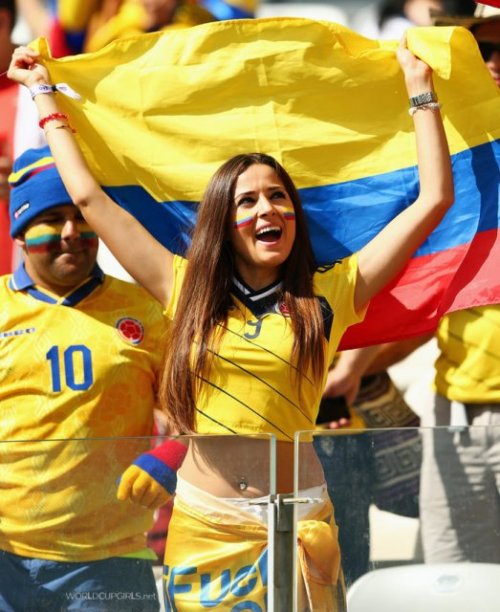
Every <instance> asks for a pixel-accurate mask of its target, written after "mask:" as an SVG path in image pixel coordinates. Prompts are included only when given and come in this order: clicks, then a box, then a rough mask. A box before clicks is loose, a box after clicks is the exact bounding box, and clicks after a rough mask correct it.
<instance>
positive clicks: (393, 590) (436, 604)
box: [347, 563, 500, 612]
mask: <svg viewBox="0 0 500 612" xmlns="http://www.w3.org/2000/svg"><path fill="white" fill-rule="evenodd" d="M347 611H348V612H499V611H500V565H496V564H490V563H449V564H435V565H431V564H429V565H423V564H422V565H403V566H398V567H391V568H386V569H380V570H374V571H372V572H368V573H367V574H364V575H363V576H361V578H358V580H356V582H354V584H353V585H352V586H351V588H350V589H349V591H348V593H347Z"/></svg>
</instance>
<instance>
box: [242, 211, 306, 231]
mask: <svg viewBox="0 0 500 612" xmlns="http://www.w3.org/2000/svg"><path fill="white" fill-rule="evenodd" d="M281 214H282V215H283V217H284V218H285V219H286V221H295V211H294V209H293V208H291V207H288V206H287V207H285V209H284V211H283V212H282V213H281ZM254 217H255V215H254V214H253V215H245V214H244V211H243V210H241V211H240V209H239V208H237V209H236V220H235V222H234V224H233V226H234V227H236V228H238V229H241V228H242V227H246V226H247V225H251V224H252V222H253V219H254Z"/></svg>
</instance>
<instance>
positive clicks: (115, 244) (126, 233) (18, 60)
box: [7, 47, 173, 305]
mask: <svg viewBox="0 0 500 612" xmlns="http://www.w3.org/2000/svg"><path fill="white" fill-rule="evenodd" d="M7 75H8V77H9V78H10V79H12V80H13V81H16V82H17V83H20V84H21V85H25V86H26V87H28V88H30V89H31V91H32V92H34V91H35V90H36V88H37V87H39V86H40V85H50V80H49V74H48V72H47V69H46V68H45V67H44V66H42V65H41V64H39V63H38V54H37V53H36V52H35V51H33V50H32V49H30V48H28V47H19V48H18V49H16V50H15V51H14V54H13V56H12V60H11V64H10V67H9V71H8V73H7ZM34 102H35V104H36V106H37V108H38V112H39V114H40V118H41V119H42V122H43V119H44V118H47V117H48V116H50V115H52V116H53V117H52V119H51V120H50V121H47V122H45V124H44V125H45V134H46V138H47V142H48V144H49V146H50V150H51V152H52V155H53V157H54V160H55V163H56V166H57V169H58V171H59V174H60V175H61V178H62V180H63V182H64V185H65V187H66V189H67V190H68V193H69V195H70V197H71V200H72V201H73V203H74V204H75V205H76V206H78V208H80V210H81V211H82V213H83V215H84V217H85V219H86V220H87V221H88V223H89V224H90V225H91V227H92V228H93V229H94V230H95V231H96V232H97V234H98V235H99V237H100V238H102V239H103V240H104V242H105V243H106V245H107V246H108V248H109V249H110V251H111V252H112V253H113V255H114V256H115V257H116V258H117V259H118V261H119V262H120V263H121V264H122V266H123V267H124V268H125V269H126V270H127V272H128V273H129V274H130V275H131V276H132V277H133V278H134V279H135V280H136V281H137V282H138V283H140V284H141V285H142V286H143V287H144V288H145V289H147V290H148V291H149V292H150V293H151V295H153V297H155V298H156V299H157V300H159V301H160V302H161V303H163V304H164V305H166V304H167V302H168V300H169V298H170V292H171V286H172V277H173V270H172V259H173V255H172V253H171V252H170V251H169V250H168V249H166V248H165V247H164V246H163V245H162V244H160V243H159V242H158V241H157V240H156V239H155V238H154V237H153V236H152V235H151V234H150V233H149V232H148V231H147V230H146V229H145V228H144V227H143V226H142V225H141V224H140V223H139V222H138V221H137V220H136V219H135V218H134V217H133V216H132V215H131V214H130V213H128V212H127V211H126V210H124V209H123V208H121V207H120V206H118V204H116V202H114V201H113V200H112V199H111V198H110V197H109V196H108V195H107V194H106V193H105V192H104V191H103V190H102V189H101V187H100V186H99V184H98V183H97V181H96V180H95V179H94V177H93V176H92V174H91V172H90V170H89V168H88V166H87V164H86V162H85V160H84V158H83V156H82V154H81V151H80V149H79V147H78V145H77V143H76V141H75V139H74V138H73V136H72V133H71V129H68V122H67V120H65V118H64V116H63V115H62V114H61V112H60V109H59V108H58V105H57V101H56V97H55V96H54V95H53V94H50V93H49V94H42V93H40V94H38V95H36V96H35V97H34ZM54 114H55V117H54Z"/></svg>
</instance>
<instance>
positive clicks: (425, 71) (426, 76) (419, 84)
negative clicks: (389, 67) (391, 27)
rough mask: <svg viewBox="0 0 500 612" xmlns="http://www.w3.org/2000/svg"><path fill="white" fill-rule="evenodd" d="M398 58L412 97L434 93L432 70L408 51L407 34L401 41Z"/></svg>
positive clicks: (397, 52) (397, 53)
mask: <svg viewBox="0 0 500 612" xmlns="http://www.w3.org/2000/svg"><path fill="white" fill-rule="evenodd" d="M396 56H397V58H398V62H399V65H400V66H401V69H402V70H403V73H404V77H405V82H406V88H407V90H408V95H409V96H410V97H412V96H416V95H418V94H421V93H424V92H427V91H433V85H432V68H431V67H430V66H429V65H428V64H426V63H425V62H424V61H422V60H421V59H419V58H418V57H417V56H416V55H414V54H413V53H412V52H411V51H410V50H409V49H408V45H407V42H406V34H404V35H403V37H402V38H401V40H400V41H399V47H398V49H397V51H396Z"/></svg>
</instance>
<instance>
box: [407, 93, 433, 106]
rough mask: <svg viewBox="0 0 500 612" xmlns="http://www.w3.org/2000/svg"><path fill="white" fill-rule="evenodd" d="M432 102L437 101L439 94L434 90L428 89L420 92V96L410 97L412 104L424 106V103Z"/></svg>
mask: <svg viewBox="0 0 500 612" xmlns="http://www.w3.org/2000/svg"><path fill="white" fill-rule="evenodd" d="M431 102H437V96H436V94H435V93H434V92H433V91H426V92H425V93H421V94H418V96H412V97H411V98H410V106H411V107H415V106H423V105H424V104H430V103H431Z"/></svg>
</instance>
